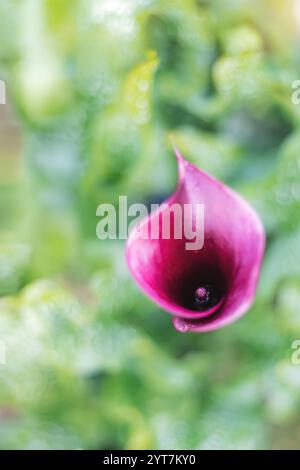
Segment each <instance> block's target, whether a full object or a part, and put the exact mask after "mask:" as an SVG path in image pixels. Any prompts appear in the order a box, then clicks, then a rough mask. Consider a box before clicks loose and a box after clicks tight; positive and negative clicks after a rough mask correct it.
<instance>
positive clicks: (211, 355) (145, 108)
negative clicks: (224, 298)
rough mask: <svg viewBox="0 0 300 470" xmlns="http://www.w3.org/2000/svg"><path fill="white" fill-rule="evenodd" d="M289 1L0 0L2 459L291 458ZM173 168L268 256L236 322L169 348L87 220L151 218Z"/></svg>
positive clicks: (297, 246) (298, 186) (298, 331)
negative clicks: (2, 97)
mask: <svg viewBox="0 0 300 470" xmlns="http://www.w3.org/2000/svg"><path fill="white" fill-rule="evenodd" d="M299 3H300V2H297V1H291V0H285V1H282V0H184V1H183V0H182V1H179V0H10V1H9V2H8V1H7V0H1V1H0V78H1V79H2V80H4V81H5V83H6V86H7V103H6V104H5V105H0V227H1V229H0V296H1V297H0V340H1V341H3V342H4V344H5V346H6V364H5V365H4V364H3V365H0V447H1V448H2V449H80V448H81V449H101V448H106V449H118V448H122V449H151V448H154V449H184V448H190V449H264V448H275V449H278V448H297V447H299V445H300V365H299V366H297V365H294V364H293V363H292V361H291V355H292V349H291V344H292V342H293V341H294V340H295V339H300V218H299V213H300V105H298V106H297V105H294V104H292V101H291V95H292V91H293V90H292V87H291V84H292V81H293V80H296V79H300V53H299V41H300V5H299ZM170 134H172V135H173V136H174V138H175V141H176V143H177V145H178V146H179V147H180V149H181V151H182V152H183V153H184V154H185V155H186V157H187V158H188V159H190V160H191V161H192V162H194V163H195V164H197V165H198V166H199V167H201V168H203V169H204V170H206V171H209V172H210V173H212V174H213V175H215V176H216V177H218V178H220V179H222V180H223V181H225V182H227V183H228V184H229V185H231V186H232V187H234V188H235V189H236V190H237V191H239V192H240V193H241V194H243V195H244V197H246V198H247V199H248V200H249V201H250V202H251V203H252V204H253V205H254V206H255V207H256V209H257V211H258V212H259V214H260V215H261V217H262V219H263V222H264V225H265V227H266V231H267V237H268V244H267V251H266V256H265V261H264V266H263V271H262V275H261V282H260V287H259V291H258V295H257V298H256V302H255V304H254V307H253V308H252V309H251V311H250V312H249V314H248V315H246V316H245V317H244V318H243V319H241V320H240V321H239V322H237V323H235V324H233V325H231V326H228V327H226V328H225V329H222V330H219V331H216V332H213V333H208V334H202V335H196V334H179V333H177V332H176V331H175V330H174V329H173V327H172V325H171V322H170V317H169V315H167V314H165V313H164V312H162V311H161V310H159V308H158V307H156V306H155V305H154V304H153V303H152V302H151V301H150V300H148V299H147V298H146V297H144V295H143V294H142V293H141V292H140V291H139V290H138V288H137V287H136V286H135V284H134V282H133V281H132V279H131V278H130V276H129V274H128V270H127V267H126V264H125V261H124V242H121V241H114V240H111V241H99V240H98V239H97V237H96V225H97V222H98V220H97V217H96V208H97V206H98V205H99V204H101V203H102V202H111V203H114V204H115V203H117V202H118V197H119V195H121V194H126V195H128V197H129V201H130V202H146V203H149V202H156V201H158V200H161V199H163V198H164V197H165V196H166V195H168V194H170V193H171V192H172V191H173V189H174V187H175V185H176V163H175V160H174V157H173V155H172V149H171V145H170V141H169V138H168V136H169V135H170Z"/></svg>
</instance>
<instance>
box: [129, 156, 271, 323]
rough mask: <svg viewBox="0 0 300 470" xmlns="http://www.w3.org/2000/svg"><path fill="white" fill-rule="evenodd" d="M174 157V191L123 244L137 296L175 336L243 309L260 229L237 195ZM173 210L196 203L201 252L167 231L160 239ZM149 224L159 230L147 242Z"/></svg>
mask: <svg viewBox="0 0 300 470" xmlns="http://www.w3.org/2000/svg"><path fill="white" fill-rule="evenodd" d="M175 152H176V156H177V160H178V172H179V182H178V187H177V189H176V191H175V192H174V194H173V195H172V196H171V197H170V198H169V199H168V200H167V201H166V202H165V204H164V205H163V206H162V207H160V208H159V209H157V210H156V211H154V212H153V213H152V214H151V215H150V216H149V217H146V218H144V219H143V220H142V221H141V222H140V223H138V224H137V225H135V227H134V228H133V230H132V231H131V233H130V235H129V239H128V241H127V246H126V255H127V261H128V265H129V268H130V271H131V273H132V275H133V277H134V279H135V280H136V282H137V283H138V285H139V286H140V287H141V288H142V290H143V291H144V292H145V293H146V294H147V295H148V296H149V297H150V298H151V299H152V300H153V301H154V302H156V303H157V304H158V305H159V306H160V307H162V308H163V309H164V310H166V311H167V312H169V313H171V314H172V315H173V325H174V327H175V328H176V329H177V330H178V331H180V332H185V331H193V332H207V331H211V330H215V329H218V328H220V327H223V326H225V325H227V324H229V323H232V322H234V321H235V320H237V319H238V318H240V317H241V316H242V315H243V314H245V313H246V312H247V310H248V309H249V308H250V306H251V304H252V302H253V300H254V297H255V292H256V287H257V283H258V278H259V272H260V267H261V262H262V258H263V252H264V245H265V236H264V230H263V226H262V224H261V222H260V220H259V217H258V215H257V214H256V212H255V211H254V210H253V209H252V208H251V207H250V205H249V204H248V203H247V202H246V201H245V200H244V199H243V198H242V197H240V196H239V195H238V194H237V193H236V192H234V191H233V190H232V189H230V188H229V187H227V186H226V185H224V184H223V183H222V182H220V181H218V180H217V179H215V178H213V177H212V176H210V175H208V174H207V173H205V172H204V171H202V170H200V169H199V168H197V167H195V166H194V165H192V164H191V163H189V162H188V161H187V160H185V159H184V157H183V156H182V155H181V154H180V153H179V151H178V150H177V149H175ZM174 204H177V205H178V204H179V205H180V206H181V207H184V205H186V204H189V205H192V206H193V207H195V206H196V205H197V204H202V205H203V208H204V238H203V246H202V247H201V248H199V249H195V250H187V249H186V246H187V245H186V244H187V242H188V241H189V240H187V239H186V237H185V236H184V234H183V236H182V237H181V239H178V238H176V237H175V232H174V230H173V231H171V233H170V237H169V238H168V239H166V238H164V237H163V236H162V230H161V228H162V227H161V220H162V216H163V215H164V212H165V211H167V210H168V208H170V207H171V206H172V205H174ZM175 219H176V216H175V215H174V222H176V220H175ZM177 222H178V221H177ZM193 222H194V221H192V224H193ZM153 223H158V224H159V236H158V237H157V238H156V239H153V238H151V236H149V233H151V230H150V227H151V224H153ZM174 226H175V225H174ZM147 235H148V236H147Z"/></svg>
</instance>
